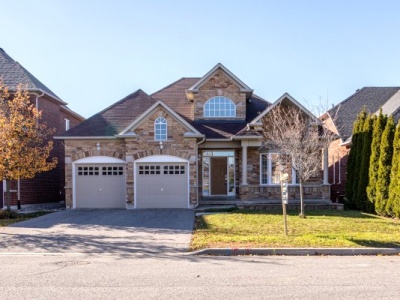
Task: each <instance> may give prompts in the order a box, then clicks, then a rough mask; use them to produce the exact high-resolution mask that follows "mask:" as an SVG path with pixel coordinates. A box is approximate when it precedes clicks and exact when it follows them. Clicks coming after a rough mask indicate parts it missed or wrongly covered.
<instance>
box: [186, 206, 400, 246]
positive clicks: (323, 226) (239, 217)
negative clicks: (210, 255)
mask: <svg viewBox="0 0 400 300" xmlns="http://www.w3.org/2000/svg"><path fill="white" fill-rule="evenodd" d="M306 215H307V217H306V218H305V219H302V218H299V217H298V212H290V213H288V216H287V223H288V236H287V237H285V235H284V230H283V216H282V214H279V213H271V212H260V211H242V210H237V211H233V212H229V213H218V214H212V215H203V216H199V217H196V224H195V230H194V234H193V238H192V242H191V249H192V250H197V249H203V248H225V247H229V248H250V247H255V248H258V247H266V248H292V247H293V248H307V247H320V248H322V247H324V248H335V247H336V248H340V247H347V248H353V247H400V221H399V220H392V219H387V218H382V217H379V216H375V215H371V214H365V213H361V212H358V211H308V212H307V211H306Z"/></svg>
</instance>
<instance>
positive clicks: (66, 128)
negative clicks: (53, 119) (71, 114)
mask: <svg viewBox="0 0 400 300" xmlns="http://www.w3.org/2000/svg"><path fill="white" fill-rule="evenodd" d="M64 120H65V130H66V131H67V130H68V129H69V126H70V125H69V120H68V119H64Z"/></svg>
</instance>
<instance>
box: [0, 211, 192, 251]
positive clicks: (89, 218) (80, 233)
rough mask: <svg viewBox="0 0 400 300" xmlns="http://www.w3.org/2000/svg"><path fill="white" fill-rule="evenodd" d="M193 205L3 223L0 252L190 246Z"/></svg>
mask: <svg viewBox="0 0 400 300" xmlns="http://www.w3.org/2000/svg"><path fill="white" fill-rule="evenodd" d="M193 224H194V211H191V210H183V209H182V210H178V209H174V210H172V209H171V210H170V209H168V210H68V211H60V212H55V213H51V214H48V215H45V216H42V217H39V218H35V219H30V220H28V221H24V222H20V223H16V224H13V225H11V226H9V227H0V253H27V252H28V253H115V254H124V253H141V252H142V253H153V254H160V253H163V254H169V253H181V252H185V251H188V248H189V243H190V239H191V235H192V230H193Z"/></svg>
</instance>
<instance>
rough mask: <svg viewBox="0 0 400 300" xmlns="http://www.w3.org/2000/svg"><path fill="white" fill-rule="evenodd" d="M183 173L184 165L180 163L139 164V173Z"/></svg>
mask: <svg viewBox="0 0 400 300" xmlns="http://www.w3.org/2000/svg"><path fill="white" fill-rule="evenodd" d="M161 174H164V175H183V174H185V166H182V165H167V166H160V165H147V166H139V175H161Z"/></svg>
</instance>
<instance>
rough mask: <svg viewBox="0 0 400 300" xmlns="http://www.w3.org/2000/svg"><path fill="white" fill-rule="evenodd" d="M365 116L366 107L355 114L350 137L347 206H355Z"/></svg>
mask: <svg viewBox="0 0 400 300" xmlns="http://www.w3.org/2000/svg"><path fill="white" fill-rule="evenodd" d="M366 116H367V112H366V109H365V107H364V109H363V110H362V111H361V112H360V113H359V114H358V115H357V119H356V121H355V122H354V125H353V134H352V138H351V144H352V145H351V149H350V153H349V159H348V161H347V183H346V202H345V204H346V206H347V207H349V208H357V206H356V199H357V186H358V178H359V170H360V162H361V160H360V152H361V150H362V146H363V144H362V141H361V133H362V129H363V128H364V121H365V118H366Z"/></svg>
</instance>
